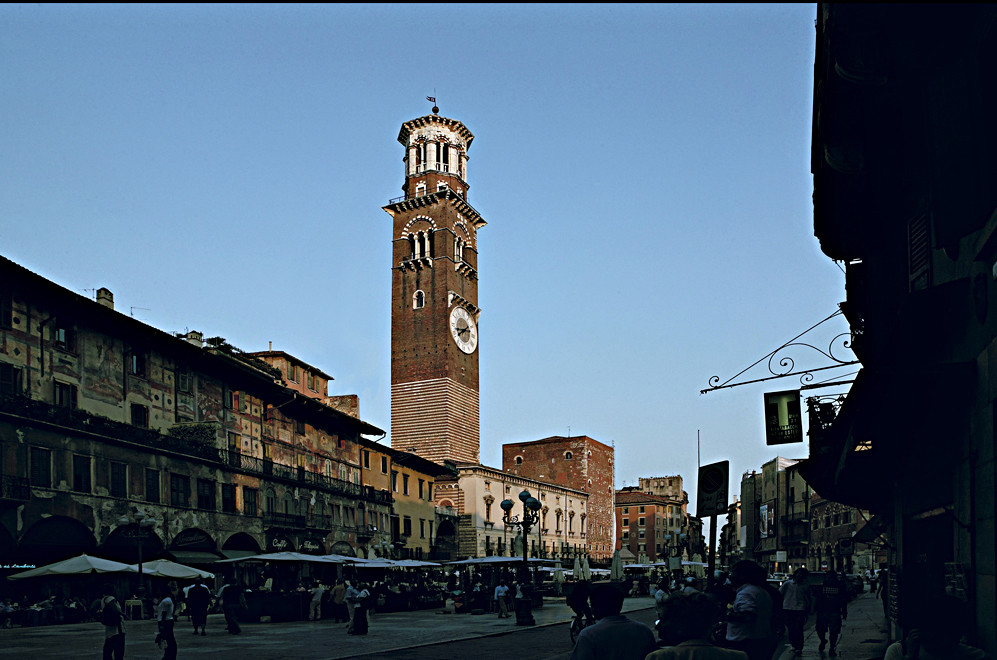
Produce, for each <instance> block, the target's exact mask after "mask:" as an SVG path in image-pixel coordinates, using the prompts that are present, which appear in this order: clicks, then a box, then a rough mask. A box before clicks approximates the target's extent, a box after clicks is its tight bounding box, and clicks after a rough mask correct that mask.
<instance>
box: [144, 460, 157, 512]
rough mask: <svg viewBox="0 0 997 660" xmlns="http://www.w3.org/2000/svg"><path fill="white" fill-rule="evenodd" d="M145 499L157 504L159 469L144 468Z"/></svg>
mask: <svg viewBox="0 0 997 660" xmlns="http://www.w3.org/2000/svg"><path fill="white" fill-rule="evenodd" d="M145 501H146V502H152V503H153V504H159V470H151V469H149V468H146V469H145Z"/></svg>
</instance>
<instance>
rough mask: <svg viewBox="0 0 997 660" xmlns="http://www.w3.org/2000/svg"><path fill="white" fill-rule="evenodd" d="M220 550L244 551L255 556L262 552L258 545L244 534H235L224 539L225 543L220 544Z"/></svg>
mask: <svg viewBox="0 0 997 660" xmlns="http://www.w3.org/2000/svg"><path fill="white" fill-rule="evenodd" d="M222 550H244V551H251V552H254V553H256V554H259V553H260V552H262V550H261V549H260V544H259V543H258V542H257V541H256V539H255V538H253V537H252V536H250V535H249V534H247V533H246V532H236V533H235V534H233V535H232V536H230V537H228V538H227V539H225V543H224V544H222Z"/></svg>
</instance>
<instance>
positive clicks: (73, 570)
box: [7, 555, 138, 580]
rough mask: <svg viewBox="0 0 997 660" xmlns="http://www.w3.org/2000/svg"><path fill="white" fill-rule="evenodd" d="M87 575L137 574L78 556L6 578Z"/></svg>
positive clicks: (107, 561)
mask: <svg viewBox="0 0 997 660" xmlns="http://www.w3.org/2000/svg"><path fill="white" fill-rule="evenodd" d="M87 573H138V569H137V568H134V567H132V566H129V565H128V564H122V563H121V562H117V561H111V560H110V559H101V558H100V557H91V556H90V555H80V556H79V557H73V558H72V559H65V560H63V561H58V562H56V563H54V564H49V565H48V566H40V567H38V568H33V569H31V570H30V571H24V572H23V573H15V574H14V575H10V576H8V577H7V579H8V580H21V579H23V578H33V577H42V576H44V575H85V574H87Z"/></svg>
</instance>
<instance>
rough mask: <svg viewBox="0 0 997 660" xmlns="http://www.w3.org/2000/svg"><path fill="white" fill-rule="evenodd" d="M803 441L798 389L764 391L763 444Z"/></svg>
mask: <svg viewBox="0 0 997 660" xmlns="http://www.w3.org/2000/svg"><path fill="white" fill-rule="evenodd" d="M791 442H803V422H802V418H801V417H800V390H789V391H786V392H766V393H765V444H766V445H785V444H788V443H791Z"/></svg>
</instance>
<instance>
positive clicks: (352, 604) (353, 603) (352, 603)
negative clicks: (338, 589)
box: [346, 581, 360, 635]
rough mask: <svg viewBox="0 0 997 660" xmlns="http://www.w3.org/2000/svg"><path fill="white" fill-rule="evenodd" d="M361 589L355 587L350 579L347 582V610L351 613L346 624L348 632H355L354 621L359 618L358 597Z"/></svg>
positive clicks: (348, 633) (349, 633)
mask: <svg viewBox="0 0 997 660" xmlns="http://www.w3.org/2000/svg"><path fill="white" fill-rule="evenodd" d="M359 595H360V590H359V589H357V588H356V587H354V586H353V585H352V584H351V583H350V582H349V581H347V582H346V610H347V612H348V614H349V615H350V620H349V622H348V623H347V624H346V634H347V635H352V634H353V621H354V620H355V619H356V618H357V597H358V596H359Z"/></svg>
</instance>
